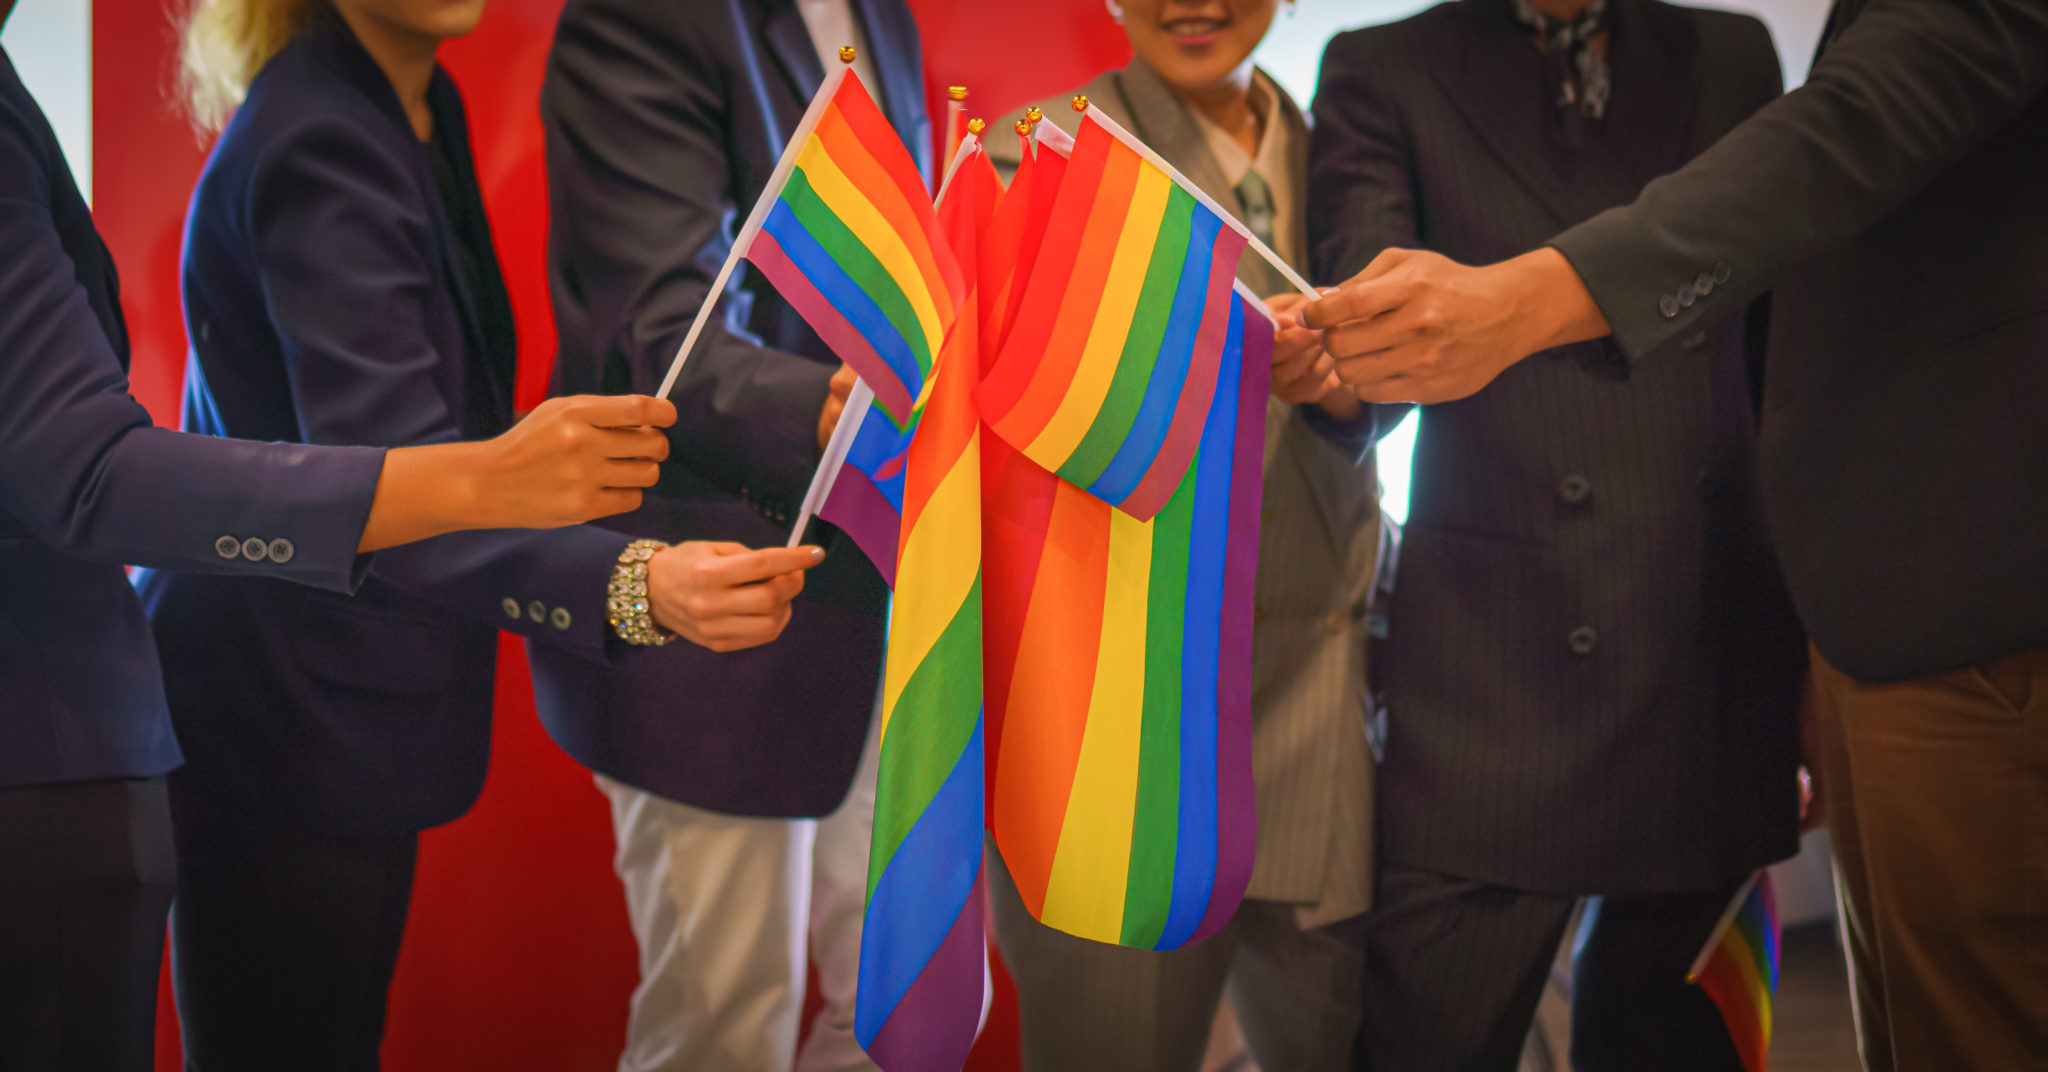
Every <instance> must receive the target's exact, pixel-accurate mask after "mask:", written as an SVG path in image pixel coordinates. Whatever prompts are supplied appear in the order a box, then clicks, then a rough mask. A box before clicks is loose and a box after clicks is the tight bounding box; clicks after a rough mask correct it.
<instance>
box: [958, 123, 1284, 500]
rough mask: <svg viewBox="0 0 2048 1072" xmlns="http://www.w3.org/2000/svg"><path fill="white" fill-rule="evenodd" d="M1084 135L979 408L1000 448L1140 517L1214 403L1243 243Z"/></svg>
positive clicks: (1143, 163) (1117, 151) (1165, 172)
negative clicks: (1005, 445)
mask: <svg viewBox="0 0 2048 1072" xmlns="http://www.w3.org/2000/svg"><path fill="white" fill-rule="evenodd" d="M1120 135H1121V132H1120V131H1112V130H1111V129H1110V128H1109V127H1107V126H1105V125H1104V124H1103V123H1102V122H1099V121H1098V120H1097V116H1096V114H1095V113H1093V112H1090V113H1089V114H1088V115H1086V116H1084V117H1083V118H1082V121H1081V126H1080V132H1079V133H1078V134H1077V135H1076V136H1075V138H1074V147H1073V153H1072V157H1071V159H1070V161H1069V162H1068V163H1067V166H1066V173H1065V175H1064V177H1063V178H1062V180H1061V182H1060V183H1059V187H1058V193H1057V196H1056V197H1055V198H1054V201H1053V204H1052V208H1051V211H1050V212H1049V213H1048V214H1046V216H1045V217H1044V219H1045V221H1046V232H1045V235H1044V237H1043V239H1042V245H1041V247H1040V249H1039V251H1038V254H1037V257H1036V259H1035V263H1034V264H1033V265H1032V267H1031V269H1030V274H1029V276H1028V278H1027V280H1026V282H1025V283H1024V284H1023V299H1022V300H1023V305H1024V306H1025V307H1028V308H1031V309H1033V310H1036V311H1037V312H1035V313H1034V315H1032V316H1030V317H1020V318H1017V319H1016V320H1015V322H1014V325H1013V327H1012V328H1011V330H1010V333H1009V335H1008V337H1007V339H1006V340H1005V341H1004V343H1003V347H1002V350H1001V352H1000V354H999V355H998V356H997V359H996V362H995V365H994V367H993V368H992V369H991V370H990V372H989V374H988V375H987V376H986V377H985V379H984V380H983V383H982V387H981V391H980V393H979V395H978V396H977V400H978V401H979V402H980V403H981V407H982V412H983V417H984V419H985V420H987V422H988V424H989V427H990V429H991V430H992V431H993V432H995V434H996V435H998V436H1001V437H1002V438H1004V439H1006V440H1008V441H1009V442H1010V443H1012V444H1014V445H1015V446H1017V448H1018V449H1020V450H1022V451H1023V452H1024V453H1025V454H1026V455H1027V456H1029V457H1030V458H1031V459H1032V460H1033V461H1036V462H1038V463H1039V464H1040V465H1043V466H1044V467H1045V468H1047V469H1049V470H1052V471H1053V472H1056V473H1058V474H1059V475H1060V477H1062V478H1063V479H1065V480H1067V481H1069V482H1071V483H1073V484H1075V485H1078V486H1079V487H1081V488H1084V489H1086V490H1087V491H1088V492H1089V493H1090V494H1092V495H1094V496H1096V497H1097V498H1100V499H1102V500H1104V501H1106V502H1109V503H1111V504H1113V505H1115V506H1117V507H1119V508H1121V509H1122V510H1124V511H1125V512H1127V513H1130V514H1131V515H1133V516H1135V517H1137V518H1140V519H1145V518H1150V517H1152V516H1153V515H1154V514H1157V513H1158V512H1159V511H1160V510H1161V509H1163V508H1164V507H1165V505H1166V503H1167V501H1168V499H1169V498H1171V496H1172V495H1173V493H1174V491H1175V489H1176V488H1178V487H1179V485H1180V483H1181V478H1182V477H1183V476H1184V475H1185V474H1186V473H1187V467H1188V464H1189V462H1190V461H1191V460H1192V459H1193V457H1194V454H1195V449H1196V444H1197V443H1199V441H1200V440H1201V437H1202V428H1203V425H1204V419H1205V417H1206V415H1207V413H1208V410H1209V403H1210V401H1211V400H1212V398H1213V397H1214V395H1215V392H1216V390H1217V382H1218V374H1219V371H1220V366H1221V362H1222V354H1223V348H1224V337H1225V334H1226V332H1227V330H1228V327H1229V323H1230V318H1231V316H1232V312H1231V304H1230V293H1231V281H1232V280H1233V279H1234V278H1235V276H1236V274H1237V262H1238V257H1239V255H1240V254H1241V253H1242V252H1243V251H1244V248H1245V246H1246V243H1247V240H1248V236H1247V235H1246V234H1245V233H1244V232H1243V231H1242V230H1241V229H1240V227H1239V225H1237V224H1236V222H1235V221H1233V220H1231V219H1230V217H1229V216H1228V215H1227V214H1225V213H1222V212H1219V211H1218V210H1217V209H1215V208H1214V207H1213V206H1212V205H1211V204H1209V203H1207V202H1206V199H1205V198H1202V197H1201V196H1200V194H1199V192H1197V191H1195V190H1194V189H1193V188H1192V187H1191V186H1188V185H1185V184H1184V183H1182V182H1179V181H1176V176H1175V175H1174V174H1173V173H1172V172H1171V171H1170V170H1169V169H1167V168H1165V167H1164V166H1163V165H1162V164H1160V163H1158V162H1156V160H1155V159H1154V158H1153V157H1152V156H1151V155H1150V154H1149V152H1148V151H1147V150H1145V149H1144V148H1143V147H1142V146H1139V145H1136V144H1135V143H1134V141H1133V140H1126V137H1125V136H1120Z"/></svg>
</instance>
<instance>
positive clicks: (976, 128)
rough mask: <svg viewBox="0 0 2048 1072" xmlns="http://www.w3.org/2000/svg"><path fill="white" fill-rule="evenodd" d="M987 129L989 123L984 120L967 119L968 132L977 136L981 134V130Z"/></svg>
mask: <svg viewBox="0 0 2048 1072" xmlns="http://www.w3.org/2000/svg"><path fill="white" fill-rule="evenodd" d="M987 129H988V124H987V123H984V122H982V121H981V120H979V119H969V120H968V121H967V133H969V134H973V135H975V136H976V137H979V136H980V135H981V132H982V131H984V130H987Z"/></svg>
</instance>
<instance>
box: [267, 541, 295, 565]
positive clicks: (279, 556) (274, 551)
mask: <svg viewBox="0 0 2048 1072" xmlns="http://www.w3.org/2000/svg"><path fill="white" fill-rule="evenodd" d="M298 553H299V549H298V548H296V547H294V546H292V542H291V541H290V540H287V539H285V538H283V537H281V536H280V537H278V538H277V539H275V540H272V541H270V560H271V561H272V562H275V563H277V564H278V565H280V566H282V565H284V564H285V563H287V562H290V561H291V560H292V556H293V555H296V554H298Z"/></svg>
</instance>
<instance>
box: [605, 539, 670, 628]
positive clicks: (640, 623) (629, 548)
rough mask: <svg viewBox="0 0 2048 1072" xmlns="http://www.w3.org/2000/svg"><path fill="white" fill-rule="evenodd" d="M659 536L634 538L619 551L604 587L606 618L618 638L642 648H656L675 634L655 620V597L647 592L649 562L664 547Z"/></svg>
mask: <svg viewBox="0 0 2048 1072" xmlns="http://www.w3.org/2000/svg"><path fill="white" fill-rule="evenodd" d="M667 549H668V544H665V543H663V542H661V541H660V540H634V541H633V542H632V543H629V544H627V545H626V549H625V550H623V551H621V552H619V561H618V564H617V565H616V566H614V567H612V577H611V583H610V584H609V585H607V586H606V588H605V618H606V620H608V621H609V622H610V623H611V627H612V632H614V633H617V634H618V637H619V639H620V640H623V641H625V642H626V643H628V644H632V645H635V646H637V647H643V648H658V647H660V646H662V645H663V644H666V643H668V642H669V641H671V640H674V639H675V638H676V634H675V633H673V632H671V631H669V630H668V629H666V628H663V627H662V625H661V623H659V622H656V621H655V620H654V600H653V599H652V598H650V597H649V595H648V592H647V580H648V572H649V565H650V563H652V562H653V560H654V557H655V555H657V554H659V553H660V552H662V551H664V550H667Z"/></svg>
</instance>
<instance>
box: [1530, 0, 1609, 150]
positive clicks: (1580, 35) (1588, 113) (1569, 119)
mask: <svg viewBox="0 0 2048 1072" xmlns="http://www.w3.org/2000/svg"><path fill="white" fill-rule="evenodd" d="M1514 9H1515V18H1516V19H1518V20H1519V21H1520V22H1521V23H1522V25H1524V26H1527V27H1529V28H1530V29H1532V30H1534V31H1536V34H1537V36H1538V37H1540V38H1542V40H1543V58H1544V61H1545V62H1546V63H1547V64H1549V66H1550V77H1551V81H1552V82H1553V83H1555V84H1556V85H1557V87H1558V90H1557V115H1558V122H1559V131H1560V133H1561V134H1562V135H1563V138H1564V142H1565V144H1566V145H1569V146H1571V147H1572V148H1574V149H1577V148H1581V147H1583V146H1584V145H1585V144H1586V121H1587V120H1591V119H1598V118H1600V117H1601V116H1603V115H1606V114H1607V96H1608V92H1609V90H1610V88H1611V84H1610V81H1609V74H1608V69H1607V58H1606V57H1605V56H1602V55H1601V54H1600V50H1599V49H1597V48H1594V47H1593V39H1594V38H1595V37H1598V36H1599V35H1601V34H1603V33H1606V32H1607V28H1608V18H1607V0H1593V2H1592V3H1590V4H1587V5H1586V8H1585V10H1583V11H1581V12H1579V13H1578V14H1577V15H1574V16H1572V17H1571V18H1568V19H1560V18H1556V17H1554V16H1551V15H1548V14H1545V13H1544V12H1542V11H1539V10H1537V8H1536V5H1535V4H1533V3H1531V2H1530V0H1514Z"/></svg>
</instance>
